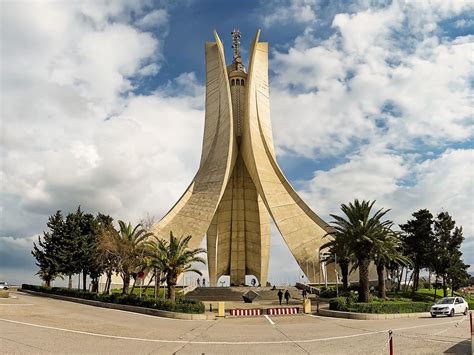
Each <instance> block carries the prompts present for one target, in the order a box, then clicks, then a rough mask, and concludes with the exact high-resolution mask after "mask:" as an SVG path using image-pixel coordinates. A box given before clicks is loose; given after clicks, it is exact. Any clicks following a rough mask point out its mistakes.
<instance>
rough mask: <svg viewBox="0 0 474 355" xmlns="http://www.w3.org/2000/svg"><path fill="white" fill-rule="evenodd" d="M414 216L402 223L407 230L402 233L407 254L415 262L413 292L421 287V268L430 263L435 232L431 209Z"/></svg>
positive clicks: (418, 212) (420, 211)
mask: <svg viewBox="0 0 474 355" xmlns="http://www.w3.org/2000/svg"><path fill="white" fill-rule="evenodd" d="M412 216H413V217H415V218H414V219H411V220H408V221H407V223H405V224H401V225H400V228H401V229H402V230H403V231H404V232H405V233H404V234H403V235H402V241H403V245H404V251H405V255H406V256H408V257H409V258H410V259H411V261H412V263H413V292H415V291H416V290H418V287H419V280H420V270H421V269H423V268H426V267H428V266H429V264H430V260H431V251H432V250H433V244H434V234H433V230H432V225H433V215H432V214H431V213H430V211H428V210H427V209H421V210H419V211H417V212H414V213H413V214H412Z"/></svg>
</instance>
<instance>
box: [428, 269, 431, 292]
mask: <svg viewBox="0 0 474 355" xmlns="http://www.w3.org/2000/svg"><path fill="white" fill-rule="evenodd" d="M428 290H431V270H430V269H428Z"/></svg>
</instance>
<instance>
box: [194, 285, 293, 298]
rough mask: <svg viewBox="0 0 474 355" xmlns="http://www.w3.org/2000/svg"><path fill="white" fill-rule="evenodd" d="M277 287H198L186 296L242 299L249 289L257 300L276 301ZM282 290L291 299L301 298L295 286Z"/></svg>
mask: <svg viewBox="0 0 474 355" xmlns="http://www.w3.org/2000/svg"><path fill="white" fill-rule="evenodd" d="M278 289H280V288H277V289H276V290H272V289H271V288H270V287H198V288H196V289H195V290H194V291H192V292H190V293H188V294H187V295H186V298H189V299H194V300H198V301H212V302H217V301H224V302H225V301H243V299H242V295H243V294H244V293H245V292H247V291H249V290H252V291H255V292H257V293H258V294H259V296H260V297H258V298H257V299H256V301H257V302H259V301H276V300H278V295H277V293H278ZM281 289H282V290H283V292H284V291H285V290H288V291H289V292H290V296H291V299H293V300H302V296H301V291H300V290H298V289H297V288H296V287H285V288H283V287H282V288H281Z"/></svg>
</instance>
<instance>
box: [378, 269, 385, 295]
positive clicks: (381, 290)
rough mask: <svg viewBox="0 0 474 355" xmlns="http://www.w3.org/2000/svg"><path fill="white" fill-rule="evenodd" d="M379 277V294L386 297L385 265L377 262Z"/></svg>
mask: <svg viewBox="0 0 474 355" xmlns="http://www.w3.org/2000/svg"><path fill="white" fill-rule="evenodd" d="M377 279H378V296H379V297H380V298H382V299H385V298H386V296H385V277H384V266H383V264H382V263H378V264H377Z"/></svg>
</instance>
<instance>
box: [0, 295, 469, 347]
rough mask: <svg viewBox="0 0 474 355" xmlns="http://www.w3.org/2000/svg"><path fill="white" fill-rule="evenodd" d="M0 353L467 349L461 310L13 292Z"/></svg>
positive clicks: (5, 306) (4, 314)
mask: <svg viewBox="0 0 474 355" xmlns="http://www.w3.org/2000/svg"><path fill="white" fill-rule="evenodd" d="M13 295H14V297H16V298H14V299H12V298H10V299H0V352H2V353H35V354H38V353H100V354H105V353H114V354H117V353H120V354H135V353H140V354H141V353H147V354H224V353H227V354H229V353H231V354H232V355H234V354H249V353H255V354H305V353H306V354H388V353H389V351H388V344H387V340H388V330H389V329H391V330H392V331H393V336H394V346H395V354H441V353H457V354H469V353H470V351H471V348H470V346H471V344H470V338H469V321H468V319H467V317H463V316H458V317H454V318H441V317H438V318H435V319H432V318H402V319H393V320H375V321H361V320H349V319H334V318H325V317H318V316H310V315H297V316H279V317H278V316H274V317H255V318H227V319H219V320H215V321H186V320H174V319H168V318H159V317H153V316H146V315H141V314H136V313H128V312H123V311H117V310H110V309H105V308H97V307H92V306H86V305H81V304H77V303H71V302H66V301H59V300H53V299H50V298H43V297H35V296H30V295H26V294H21V293H14V294H13Z"/></svg>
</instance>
